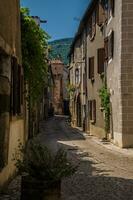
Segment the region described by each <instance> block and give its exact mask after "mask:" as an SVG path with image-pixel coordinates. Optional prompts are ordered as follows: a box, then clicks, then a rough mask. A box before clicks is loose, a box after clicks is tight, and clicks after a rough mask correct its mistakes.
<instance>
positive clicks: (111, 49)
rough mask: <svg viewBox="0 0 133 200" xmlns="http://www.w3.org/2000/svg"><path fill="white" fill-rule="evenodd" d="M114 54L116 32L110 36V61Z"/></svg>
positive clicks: (112, 32)
mask: <svg viewBox="0 0 133 200" xmlns="http://www.w3.org/2000/svg"><path fill="white" fill-rule="evenodd" d="M113 53H114V31H111V34H110V35H109V36H108V60H110V59H112V58H113Z"/></svg>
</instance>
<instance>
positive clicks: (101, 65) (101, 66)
mask: <svg viewBox="0 0 133 200" xmlns="http://www.w3.org/2000/svg"><path fill="white" fill-rule="evenodd" d="M97 61H98V69H97V72H98V74H102V73H103V72H104V61H105V49H104V48H100V49H98V50H97Z"/></svg>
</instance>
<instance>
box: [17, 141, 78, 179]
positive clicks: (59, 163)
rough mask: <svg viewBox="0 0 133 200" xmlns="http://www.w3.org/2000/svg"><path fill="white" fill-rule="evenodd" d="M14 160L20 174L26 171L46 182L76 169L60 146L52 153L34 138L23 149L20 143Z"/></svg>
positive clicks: (68, 174)
mask: <svg viewBox="0 0 133 200" xmlns="http://www.w3.org/2000/svg"><path fill="white" fill-rule="evenodd" d="M20 155H21V156H20ZM14 160H15V165H16V167H17V169H18V171H19V172H20V173H21V174H22V173H26V174H28V175H29V176H31V177H33V178H35V179H39V180H45V181H48V182H56V181H59V180H61V179H62V178H64V177H68V176H71V175H73V174H74V173H75V172H76V169H77V166H74V165H72V164H71V163H70V161H68V159H67V153H66V151H64V150H63V149H62V148H60V149H59V150H58V151H57V152H56V153H55V154H54V153H52V152H51V151H50V150H49V149H48V148H47V147H46V146H43V145H41V144H40V143H39V142H36V141H34V140H33V141H30V142H29V144H28V145H27V147H26V148H25V149H24V148H23V146H21V145H20V146H19V149H18V151H16V154H15V155H14Z"/></svg>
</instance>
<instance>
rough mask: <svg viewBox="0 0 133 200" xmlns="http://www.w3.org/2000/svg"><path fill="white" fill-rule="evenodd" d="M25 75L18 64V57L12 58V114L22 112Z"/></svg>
mask: <svg viewBox="0 0 133 200" xmlns="http://www.w3.org/2000/svg"><path fill="white" fill-rule="evenodd" d="M22 79H23V76H22V74H21V66H20V65H18V64H17V59H16V58H15V57H13V58H12V78H11V114H12V115H14V116H15V115H19V114H21V113H22V110H21V105H22V103H23V91H22V89H23V80H22Z"/></svg>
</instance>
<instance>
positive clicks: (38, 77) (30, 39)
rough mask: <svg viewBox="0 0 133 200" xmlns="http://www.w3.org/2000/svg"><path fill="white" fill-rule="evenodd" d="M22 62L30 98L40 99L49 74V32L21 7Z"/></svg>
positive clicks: (32, 99)
mask: <svg viewBox="0 0 133 200" xmlns="http://www.w3.org/2000/svg"><path fill="white" fill-rule="evenodd" d="M21 32H22V33H21V35H22V63H23V67H24V77H25V80H26V81H27V82H28V84H29V85H30V98H31V101H32V102H34V101H36V100H37V99H39V97H40V94H41V91H42V87H43V86H44V84H45V82H46V75H47V62H46V58H47V51H48V42H47V40H48V38H49V36H48V34H47V33H46V32H45V31H43V30H42V29H41V28H40V27H39V26H38V25H37V24H36V23H35V21H34V20H33V18H32V17H31V16H30V15H29V10H28V9H27V8H21Z"/></svg>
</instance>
